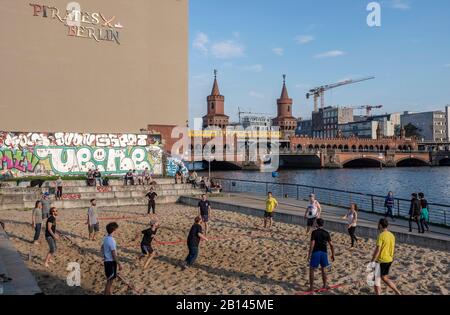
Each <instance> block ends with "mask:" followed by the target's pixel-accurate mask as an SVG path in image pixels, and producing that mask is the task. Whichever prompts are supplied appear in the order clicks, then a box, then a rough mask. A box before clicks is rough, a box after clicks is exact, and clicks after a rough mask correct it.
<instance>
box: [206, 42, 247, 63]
mask: <svg viewBox="0 0 450 315" xmlns="http://www.w3.org/2000/svg"><path fill="white" fill-rule="evenodd" d="M244 51H245V49H244V46H242V45H241V44H239V43H237V42H236V41H234V40H227V41H222V42H218V43H214V44H213V45H212V46H211V53H212V54H213V56H214V57H216V58H218V59H230V58H240V57H243V56H244Z"/></svg>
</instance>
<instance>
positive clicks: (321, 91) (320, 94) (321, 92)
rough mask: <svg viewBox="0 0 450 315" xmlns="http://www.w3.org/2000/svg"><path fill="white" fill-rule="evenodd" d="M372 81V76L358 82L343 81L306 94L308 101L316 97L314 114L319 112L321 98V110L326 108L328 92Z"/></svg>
mask: <svg viewBox="0 0 450 315" xmlns="http://www.w3.org/2000/svg"><path fill="white" fill-rule="evenodd" d="M372 79H375V77H374V76H372V77H367V78H362V79H357V80H353V79H349V80H345V81H341V82H338V83H334V84H328V85H324V86H319V87H316V88H314V89H311V90H310V91H309V93H307V94H306V99H308V100H309V98H310V97H311V96H314V112H318V111H319V108H318V100H319V98H320V106H321V108H322V109H323V108H324V107H325V92H326V91H328V90H331V89H335V88H337V87H340V86H344V85H349V84H354V83H359V82H363V81H367V80H372Z"/></svg>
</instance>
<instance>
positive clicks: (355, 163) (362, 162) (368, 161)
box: [342, 157, 386, 168]
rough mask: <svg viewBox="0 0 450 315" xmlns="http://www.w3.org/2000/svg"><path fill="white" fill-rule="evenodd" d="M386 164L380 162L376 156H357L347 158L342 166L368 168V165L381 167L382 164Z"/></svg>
mask: <svg viewBox="0 0 450 315" xmlns="http://www.w3.org/2000/svg"><path fill="white" fill-rule="evenodd" d="M381 165H382V166H386V165H385V164H384V163H380V160H377V159H376V158H372V157H365V158H361V157H357V158H354V159H350V160H347V161H346V162H345V163H344V164H343V165H342V167H343V168H368V167H372V168H375V167H380V166H381Z"/></svg>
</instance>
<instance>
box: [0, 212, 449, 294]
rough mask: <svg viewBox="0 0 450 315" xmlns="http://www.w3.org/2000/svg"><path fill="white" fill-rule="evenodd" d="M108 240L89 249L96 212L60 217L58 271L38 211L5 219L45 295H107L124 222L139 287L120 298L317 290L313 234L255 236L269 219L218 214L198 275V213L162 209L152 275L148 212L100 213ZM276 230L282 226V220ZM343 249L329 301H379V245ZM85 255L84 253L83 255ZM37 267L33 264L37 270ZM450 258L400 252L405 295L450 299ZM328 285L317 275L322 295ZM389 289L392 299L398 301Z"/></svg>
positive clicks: (125, 253)
mask: <svg viewBox="0 0 450 315" xmlns="http://www.w3.org/2000/svg"><path fill="white" fill-rule="evenodd" d="M99 209H100V210H99V216H100V217H101V218H102V220H101V223H100V225H101V233H100V235H99V237H98V239H97V241H95V242H91V241H89V240H88V239H87V236H88V231H87V226H86V224H85V223H86V212H87V210H86V209H70V210H63V211H60V215H59V216H58V221H57V228H58V230H59V231H61V232H63V233H64V234H66V235H67V236H68V237H69V239H70V240H72V241H73V242H74V244H75V245H74V244H71V243H70V242H69V241H68V239H60V240H59V241H58V252H57V256H56V258H55V264H54V265H51V267H50V269H47V268H45V267H44V265H43V259H44V257H45V255H46V253H47V250H48V248H47V243H46V242H45V239H44V238H43V235H41V244H40V245H31V244H30V241H31V240H32V237H33V229H32V228H31V226H30V220H31V212H30V211H16V210H15V211H2V212H0V219H1V220H2V221H3V222H5V224H6V230H7V232H8V234H9V236H10V238H11V240H12V242H13V245H14V246H15V247H16V248H17V249H18V250H19V252H20V253H21V254H22V256H23V259H24V260H25V261H26V263H27V266H28V267H29V268H30V270H31V272H32V273H33V274H34V275H35V277H36V279H37V281H38V284H39V286H40V287H41V289H42V290H43V292H44V293H45V294H69V295H70V294H101V293H102V292H103V289H104V284H105V277H104V271H103V265H102V263H101V254H100V246H101V239H102V237H103V235H104V233H105V225H106V224H107V223H108V222H111V221H116V222H118V224H119V230H118V231H117V232H116V234H115V238H116V241H117V245H118V253H119V257H120V260H121V262H122V265H123V270H122V272H121V275H122V277H123V279H124V280H125V281H128V282H129V284H131V286H132V288H133V289H130V287H127V286H126V285H125V284H124V282H122V281H117V282H116V284H115V288H114V293H115V294H133V293H137V294H164V295H166V294H194V295H195V294H213V295H221V294H224V295H228V294H230V295H243V294H256V295H286V294H299V293H302V292H305V291H307V290H308V289H309V286H308V275H309V269H308V265H307V262H306V257H307V249H308V240H307V239H306V237H305V229H304V228H303V227H299V226H295V225H289V224H281V223H276V226H275V227H274V228H273V230H272V232H268V231H264V230H262V229H260V228H258V227H256V226H255V224H256V223H257V224H261V222H262V220H261V219H260V218H256V217H251V216H246V215H242V214H238V213H232V212H226V211H219V210H213V213H212V217H211V230H210V233H209V235H208V237H210V238H211V239H212V240H211V241H209V242H202V244H201V248H200V255H199V259H198V260H197V263H196V265H195V267H193V268H191V269H188V270H186V271H181V268H180V266H181V264H182V262H183V260H184V258H185V257H186V254H187V247H186V235H187V233H188V232H189V229H190V227H191V225H192V222H193V219H194V217H195V216H196V215H197V209H196V208H192V207H187V206H183V205H178V204H170V205H158V208H157V211H158V215H159V219H160V221H161V228H160V229H159V231H158V234H157V240H158V241H159V242H160V243H159V244H155V246H154V247H155V248H156V249H157V251H158V256H157V257H156V258H155V259H154V261H152V263H151V265H150V268H149V269H147V270H143V269H142V264H141V263H139V262H138V261H137V258H138V256H139V254H140V247H139V243H140V239H141V237H140V236H139V238H138V239H137V240H136V241H133V239H134V237H135V235H136V233H140V231H142V230H143V229H145V228H147V224H148V222H149V218H148V217H147V216H144V214H145V213H146V206H142V207H122V208H114V209H112V208H109V209H102V208H99ZM275 220H276V216H275ZM331 236H332V240H333V242H334V244H335V248H336V261H335V262H334V264H333V266H332V271H331V273H330V277H329V278H330V279H329V282H330V285H331V286H335V287H336V288H335V289H333V290H330V291H325V292H321V293H320V294H356V295H358V294H372V292H373V290H372V288H371V287H369V286H368V285H367V283H366V277H367V271H366V266H367V263H368V262H369V261H370V259H371V254H372V251H373V247H374V244H375V243H374V240H369V239H361V240H360V242H359V244H358V245H359V246H358V248H357V249H356V250H353V251H351V250H349V237H348V235H345V234H340V233H331ZM80 248H81V249H82V250H80ZM29 258H31V259H30V260H29ZM70 262H78V263H79V264H80V266H81V287H79V288H77V287H69V286H68V285H67V284H66V277H67V275H68V273H69V271H67V270H66V269H67V266H68V264H69V263H70ZM449 262H450V255H449V253H448V252H443V251H436V250H429V249H425V248H420V247H415V246H410V245H404V244H397V247H396V260H395V262H394V264H393V266H392V269H391V278H392V279H393V280H394V281H395V282H396V284H397V285H398V287H399V289H400V290H401V291H402V292H403V293H404V294H417V295H422V294H445V295H447V294H448V293H449V291H450V275H449V271H450V267H449V265H450V264H449ZM321 285H322V283H321V277H320V274H319V273H317V274H316V285H315V288H317V289H320V287H321ZM387 290H388V289H387V288H386V287H385V286H384V285H383V293H384V294H386V293H389V294H392V292H391V291H387Z"/></svg>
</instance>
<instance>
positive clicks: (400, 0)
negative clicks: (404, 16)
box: [387, 0, 411, 11]
mask: <svg viewBox="0 0 450 315" xmlns="http://www.w3.org/2000/svg"><path fill="white" fill-rule="evenodd" d="M387 5H388V6H389V7H390V8H393V9H398V10H404V11H405V10H410V9H411V5H410V4H409V1H407V0H390V1H389V2H388V3H387Z"/></svg>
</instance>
